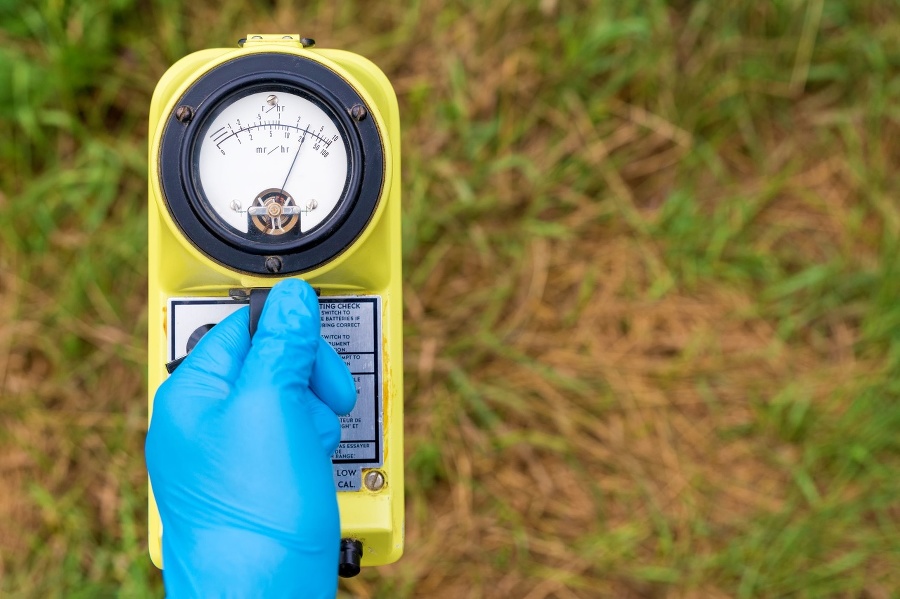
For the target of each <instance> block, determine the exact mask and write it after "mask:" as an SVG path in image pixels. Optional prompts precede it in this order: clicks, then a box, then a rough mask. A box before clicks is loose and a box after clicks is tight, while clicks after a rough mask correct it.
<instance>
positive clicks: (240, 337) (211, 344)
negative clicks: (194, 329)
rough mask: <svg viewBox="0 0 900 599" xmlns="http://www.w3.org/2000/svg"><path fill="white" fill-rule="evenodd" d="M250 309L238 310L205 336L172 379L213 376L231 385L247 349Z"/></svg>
mask: <svg viewBox="0 0 900 599" xmlns="http://www.w3.org/2000/svg"><path fill="white" fill-rule="evenodd" d="M249 323H250V309H249V308H241V309H239V310H237V311H236V312H234V313H233V314H231V315H229V316H228V317H227V318H225V319H224V320H222V322H220V323H219V324H217V325H216V326H214V327H213V328H212V329H210V331H209V332H208V333H207V334H206V335H204V336H203V337H202V338H201V339H200V341H199V342H198V343H197V346H196V347H195V348H194V349H193V351H191V353H189V354H188V355H187V357H186V358H185V359H184V362H182V363H181V365H180V366H179V367H178V369H177V370H176V371H175V372H174V373H173V374H172V376H171V377H169V378H170V379H171V378H174V377H181V378H185V377H196V376H200V377H203V378H205V377H207V376H208V377H212V378H215V379H218V380H221V381H223V382H226V383H228V384H232V383H234V382H235V381H236V380H237V378H238V375H240V373H241V367H242V366H243V364H244V360H245V358H246V357H247V352H248V351H249V349H250V329H249V326H250V325H249Z"/></svg>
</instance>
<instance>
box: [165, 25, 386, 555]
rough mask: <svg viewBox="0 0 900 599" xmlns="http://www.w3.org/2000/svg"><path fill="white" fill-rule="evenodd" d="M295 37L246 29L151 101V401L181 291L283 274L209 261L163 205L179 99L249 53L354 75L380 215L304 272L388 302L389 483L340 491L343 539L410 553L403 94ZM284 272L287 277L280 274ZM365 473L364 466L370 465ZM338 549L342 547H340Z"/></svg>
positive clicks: (183, 67) (169, 76)
mask: <svg viewBox="0 0 900 599" xmlns="http://www.w3.org/2000/svg"><path fill="white" fill-rule="evenodd" d="M299 40H300V36H298V35H290V36H287V35H248V36H247V41H246V43H245V44H244V45H243V47H241V48H239V49H228V48H217V49H210V50H203V51H200V52H195V53H193V54H190V55H189V56H186V57H185V58H183V59H181V60H180V61H178V62H177V63H175V64H174V65H173V66H172V67H171V68H170V69H169V70H168V71H167V72H166V73H165V74H164V75H163V77H162V78H161V79H160V81H159V83H158V84H157V86H156V90H155V91H154V94H153V100H152V102H151V105H150V127H149V170H148V172H149V177H148V179H149V196H150V202H149V210H148V213H149V221H148V234H149V282H148V287H149V298H148V311H149V339H148V407H149V412H150V414H151V415H152V411H153V397H154V395H155V393H156V389H157V388H158V387H159V385H160V384H162V382H163V381H164V380H165V378H166V376H167V373H166V369H165V364H166V362H167V354H166V343H167V331H166V325H167V315H166V310H167V302H168V300H169V299H170V298H178V297H198V296H200V297H211V298H214V297H227V296H228V291H229V289H232V288H254V287H271V286H272V285H273V284H274V283H276V282H277V281H278V280H280V278H273V277H267V276H257V275H250V274H246V273H242V272H237V271H235V270H231V269H230V268H228V267H226V266H223V265H221V264H218V263H217V262H215V261H214V260H211V259H210V258H209V257H207V256H206V255H205V254H204V253H203V252H201V251H200V250H198V249H197V248H196V247H195V246H194V245H192V244H191V242H190V241H189V240H188V239H186V238H185V236H184V235H183V234H182V232H181V230H180V229H179V227H178V226H177V224H176V223H175V222H174V220H173V219H172V216H171V215H170V214H169V211H168V209H167V208H166V203H165V202H166V201H165V198H164V196H163V192H162V186H161V182H160V144H161V139H162V136H163V132H164V129H165V123H166V121H167V119H169V117H170V115H172V113H173V111H174V110H175V109H176V107H177V106H178V105H179V99H180V98H181V97H182V96H183V95H184V93H185V92H186V91H187V90H188V88H190V87H191V86H192V85H193V84H194V83H195V82H196V81H197V80H198V79H199V78H200V77H202V76H203V75H204V74H206V73H208V72H209V71H210V70H211V69H213V68H215V67H217V66H220V65H222V64H225V63H227V62H229V61H231V60H234V59H236V58H238V57H242V56H247V55H249V54H265V53H280V54H293V55H297V56H302V57H304V58H306V59H309V60H312V61H316V62H318V63H319V64H321V65H323V66H325V67H327V68H329V69H331V70H332V71H334V72H335V73H337V74H338V75H340V76H341V77H342V78H343V79H344V80H345V81H347V82H348V83H349V84H350V85H351V86H353V87H354V88H355V90H356V91H357V92H358V93H359V95H360V96H361V97H362V98H363V100H364V101H365V102H366V104H367V105H368V107H369V114H370V117H371V118H373V119H375V122H376V124H377V127H378V130H379V132H380V134H381V138H382V141H383V144H384V160H385V165H384V166H385V171H384V173H385V174H384V178H385V180H384V185H383V188H382V192H381V197H380V198H379V200H378V205H377V208H376V210H375V213H374V215H373V217H372V219H371V221H370V222H369V224H368V225H367V227H366V229H365V230H364V231H363V232H362V234H361V235H360V236H359V237H358V238H357V239H356V240H355V241H354V242H353V243H352V244H351V245H350V246H349V247H348V248H347V250H346V251H344V252H343V253H342V254H340V255H338V256H337V257H335V258H334V259H333V260H331V261H330V262H327V263H325V264H323V265H321V266H319V267H317V268H315V269H314V270H311V271H309V272H305V273H303V274H302V275H300V276H298V277H297V278H302V279H304V280H306V281H308V282H309V283H310V284H311V285H313V286H314V287H315V288H317V289H319V290H321V293H322V296H328V295H342V296H346V295H377V296H380V297H381V307H382V315H381V316H382V322H381V331H382V346H383V347H382V349H383V371H382V378H381V380H382V387H383V388H382V402H383V403H382V405H383V431H382V439H383V454H382V455H383V466H382V467H380V468H378V470H379V471H380V472H381V473H382V474H383V475H384V480H385V484H384V486H383V487H382V488H381V489H380V490H379V491H377V492H373V491H369V490H367V489H366V487H365V485H362V488H361V490H359V491H353V492H340V493H337V496H338V505H339V508H340V516H341V536H342V538H353V539H357V540H359V541H361V542H362V543H363V558H362V565H363V566H377V565H383V564H388V563H392V562H394V561H396V560H397V559H399V558H400V555H401V554H402V552H403V538H404V529H403V522H404V514H403V356H402V350H403V347H402V340H403V330H402V287H401V252H400V237H401V236H400V124H399V113H398V108H397V99H396V95H395V94H394V90H393V88H392V87H391V85H390V83H389V81H388V79H387V77H385V75H384V74H383V73H382V72H381V70H379V69H378V67H377V66H375V65H374V64H373V63H372V62H370V61H369V60H367V59H365V58H363V57H361V56H358V55H356V54H353V53H350V52H346V51H341V50H328V49H322V50H319V49H313V48H304V47H303V45H302V44H301V43H300V42H299ZM282 278H284V277H282ZM362 473H363V476H365V473H366V470H365V469H364V470H363V472H362ZM148 530H149V551H150V556H151V559H152V560H153V563H154V564H155V565H156V566H157V567H159V568H162V567H163V561H162V550H161V547H162V541H161V539H162V533H163V531H162V527H161V525H160V519H159V512H158V511H157V508H156V503H155V501H154V498H153V491H152V488H151V489H150V490H149V521H148ZM335 554H336V555H337V547H335Z"/></svg>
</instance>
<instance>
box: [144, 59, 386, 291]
mask: <svg viewBox="0 0 900 599" xmlns="http://www.w3.org/2000/svg"><path fill="white" fill-rule="evenodd" d="M384 155H385V151H384V142H383V139H382V136H381V134H380V132H379V130H378V126H377V123H376V119H375V118H374V115H372V114H371V112H370V109H369V108H368V107H367V105H366V103H365V102H364V100H363V99H362V97H361V96H360V95H359V93H358V92H357V91H356V89H355V88H354V87H353V85H352V84H350V83H349V82H348V81H347V79H345V78H343V77H341V76H339V75H338V74H337V73H335V72H333V71H331V70H330V69H328V68H327V67H325V66H324V65H322V64H320V63H318V62H314V61H312V60H308V59H303V58H301V57H298V56H293V55H280V54H255V55H252V56H249V57H244V58H241V59H236V60H233V61H231V62H228V63H225V64H224V65H222V66H220V67H218V68H216V69H214V70H212V71H210V72H209V73H207V74H206V75H204V76H202V77H201V78H200V79H199V80H198V81H197V82H196V83H195V84H194V85H193V86H192V87H191V88H190V89H189V90H188V91H187V92H186V93H185V94H184V96H182V98H181V99H180V101H179V103H178V104H177V105H176V107H175V109H174V110H173V113H172V115H171V118H170V121H169V123H168V124H167V128H166V131H165V133H164V134H163V141H162V145H161V149H160V170H161V172H160V175H161V177H160V178H161V180H162V182H163V192H164V194H163V195H164V199H165V203H166V206H167V208H168V210H169V212H170V214H171V215H172V216H173V219H174V220H175V222H176V223H177V225H178V226H179V227H180V228H181V230H182V232H183V233H184V234H185V237H187V238H188V240H189V241H190V242H191V243H192V244H193V245H194V246H195V247H197V248H198V249H200V250H201V251H203V252H204V253H205V254H206V255H208V256H209V257H211V258H213V259H214V260H216V261H218V262H219V263H222V264H224V265H226V266H228V267H230V268H232V269H235V270H239V271H243V272H249V273H255V274H277V275H281V276H283V275H285V274H291V273H297V272H304V271H307V270H310V269H312V268H316V267H317V266H320V265H322V264H324V263H327V262H328V261H330V260H331V259H333V258H334V257H336V256H337V255H339V254H341V253H342V252H343V251H344V250H345V249H346V248H347V247H349V245H351V244H352V243H353V242H354V241H355V240H356V239H357V238H358V237H359V236H360V234H361V233H362V232H363V230H364V229H365V228H366V226H368V224H369V223H370V222H371V220H372V218H373V216H374V214H375V211H376V208H377V205H378V200H379V197H380V195H381V191H382V187H383V185H384V180H385V176H384V174H385V164H384Z"/></svg>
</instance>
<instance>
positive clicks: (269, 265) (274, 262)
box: [266, 256, 282, 272]
mask: <svg viewBox="0 0 900 599" xmlns="http://www.w3.org/2000/svg"><path fill="white" fill-rule="evenodd" d="M281 266H282V264H281V258H279V257H278V256H269V257H268V258H266V270H268V271H269V272H279V271H280V270H281Z"/></svg>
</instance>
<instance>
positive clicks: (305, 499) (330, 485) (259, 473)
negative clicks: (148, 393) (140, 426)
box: [146, 279, 356, 599]
mask: <svg viewBox="0 0 900 599" xmlns="http://www.w3.org/2000/svg"><path fill="white" fill-rule="evenodd" d="M248 318H249V311H248V309H247V308H242V309H240V310H238V311H237V312H236V313H234V314H232V315H231V316H229V317H228V318H226V319H225V320H223V321H222V322H221V323H219V324H218V325H216V326H215V327H214V328H213V329H212V330H211V331H210V332H209V333H207V334H206V336H204V337H203V339H202V340H201V341H200V343H198V344H197V346H196V347H195V348H194V350H193V351H192V352H191V353H190V355H189V356H188V357H187V359H186V360H185V361H184V362H183V363H182V364H181V365H180V366H179V367H178V369H177V370H176V371H175V372H174V374H172V375H171V376H170V377H169V379H168V380H167V381H166V382H165V383H163V384H162V385H161V386H160V388H159V390H158V391H157V393H156V398H155V400H154V407H153V417H152V420H151V422H150V430H149V432H148V433H147V445H146V454H147V470H148V471H149V473H150V479H151V482H152V486H153V492H154V495H155V497H156V503H157V506H158V507H159V513H160V517H161V519H162V524H163V546H162V555H163V568H164V570H163V579H164V581H165V585H166V591H167V592H168V594H169V596H170V597H175V598H179V597H226V596H227V597H304V598H306V597H328V598H329V599H333V597H334V596H335V594H336V593H337V565H338V564H337V561H338V551H339V546H340V524H339V520H338V507H337V497H336V493H335V488H334V480H333V477H332V469H331V459H330V458H331V454H332V453H333V452H334V450H335V448H336V447H337V445H338V442H339V441H340V436H341V428H340V423H339V421H338V418H337V416H336V414H346V413H348V412H349V411H350V410H351V409H353V406H354V404H355V403H356V388H355V385H354V383H353V379H352V377H351V376H350V372H349V371H348V369H347V366H346V365H345V364H344V362H343V360H341V358H340V357H339V356H338V355H337V353H335V351H334V350H333V349H332V348H331V346H329V345H328V343H327V342H325V341H324V340H323V339H322V338H321V337H320V336H319V303H318V300H317V299H316V295H315V293H314V292H313V290H312V289H311V288H310V287H309V285H307V284H306V283H304V282H302V281H299V280H296V279H288V280H286V281H283V282H281V283H278V284H277V285H275V287H274V288H273V289H272V291H271V293H270V294H269V297H268V300H267V301H266V304H265V307H264V308H263V311H262V315H261V317H260V320H259V328H258V329H257V331H256V333H255V334H254V336H253V343H252V345H251V343H250V335H249V331H248Z"/></svg>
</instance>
